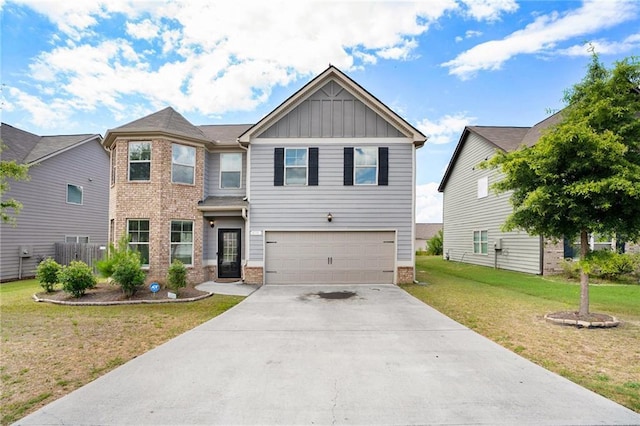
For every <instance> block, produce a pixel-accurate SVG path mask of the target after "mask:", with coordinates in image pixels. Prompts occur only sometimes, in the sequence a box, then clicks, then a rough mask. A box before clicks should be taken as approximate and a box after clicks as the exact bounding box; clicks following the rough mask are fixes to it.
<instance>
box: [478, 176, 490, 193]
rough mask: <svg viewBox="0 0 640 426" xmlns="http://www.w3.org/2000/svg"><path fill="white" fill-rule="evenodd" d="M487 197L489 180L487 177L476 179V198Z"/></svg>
mask: <svg viewBox="0 0 640 426" xmlns="http://www.w3.org/2000/svg"><path fill="white" fill-rule="evenodd" d="M488 196H489V178H488V177H487V176H485V177H483V178H480V179H478V198H485V197H488Z"/></svg>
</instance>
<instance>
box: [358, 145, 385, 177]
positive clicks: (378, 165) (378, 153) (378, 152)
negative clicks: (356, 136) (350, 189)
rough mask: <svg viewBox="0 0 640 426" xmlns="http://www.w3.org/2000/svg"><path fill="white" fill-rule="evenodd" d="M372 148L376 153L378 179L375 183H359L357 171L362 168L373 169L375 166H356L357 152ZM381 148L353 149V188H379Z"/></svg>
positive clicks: (359, 147)
mask: <svg viewBox="0 0 640 426" xmlns="http://www.w3.org/2000/svg"><path fill="white" fill-rule="evenodd" d="M364 148H372V149H374V150H375V152H376V177H375V179H374V180H373V183H358V182H357V179H356V170H357V169H358V167H360V168H371V167H373V166H358V165H356V150H358V149H364ZM380 148H382V147H379V146H362V145H361V146H354V147H353V186H378V175H379V174H380Z"/></svg>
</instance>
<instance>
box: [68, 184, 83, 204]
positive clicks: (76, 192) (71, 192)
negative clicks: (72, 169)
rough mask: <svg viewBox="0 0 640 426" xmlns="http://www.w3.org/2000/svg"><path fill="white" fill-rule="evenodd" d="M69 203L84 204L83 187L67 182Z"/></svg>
mask: <svg viewBox="0 0 640 426" xmlns="http://www.w3.org/2000/svg"><path fill="white" fill-rule="evenodd" d="M67 203H68V204H80V205H82V187H81V186H76V185H71V184H67Z"/></svg>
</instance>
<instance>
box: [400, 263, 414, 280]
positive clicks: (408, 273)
mask: <svg viewBox="0 0 640 426" xmlns="http://www.w3.org/2000/svg"><path fill="white" fill-rule="evenodd" d="M413 276H414V275H413V267H411V266H400V267H398V281H397V282H398V284H410V283H412V282H413V279H414V278H413Z"/></svg>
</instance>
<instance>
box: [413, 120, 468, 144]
mask: <svg viewBox="0 0 640 426" xmlns="http://www.w3.org/2000/svg"><path fill="white" fill-rule="evenodd" d="M475 120H476V118H475V117H469V116H467V115H466V113H458V114H455V115H445V116H443V117H441V118H440V119H438V120H437V121H431V120H429V119H428V118H425V119H423V120H422V121H420V122H418V124H417V126H416V127H417V128H418V130H420V131H421V132H422V133H424V134H425V135H426V136H427V138H428V139H427V143H431V144H436V145H437V144H445V143H449V142H455V141H457V140H458V138H459V137H460V134H462V131H463V130H464V127H465V126H468V125H470V124H472V123H473V122H474V121H475Z"/></svg>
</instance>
